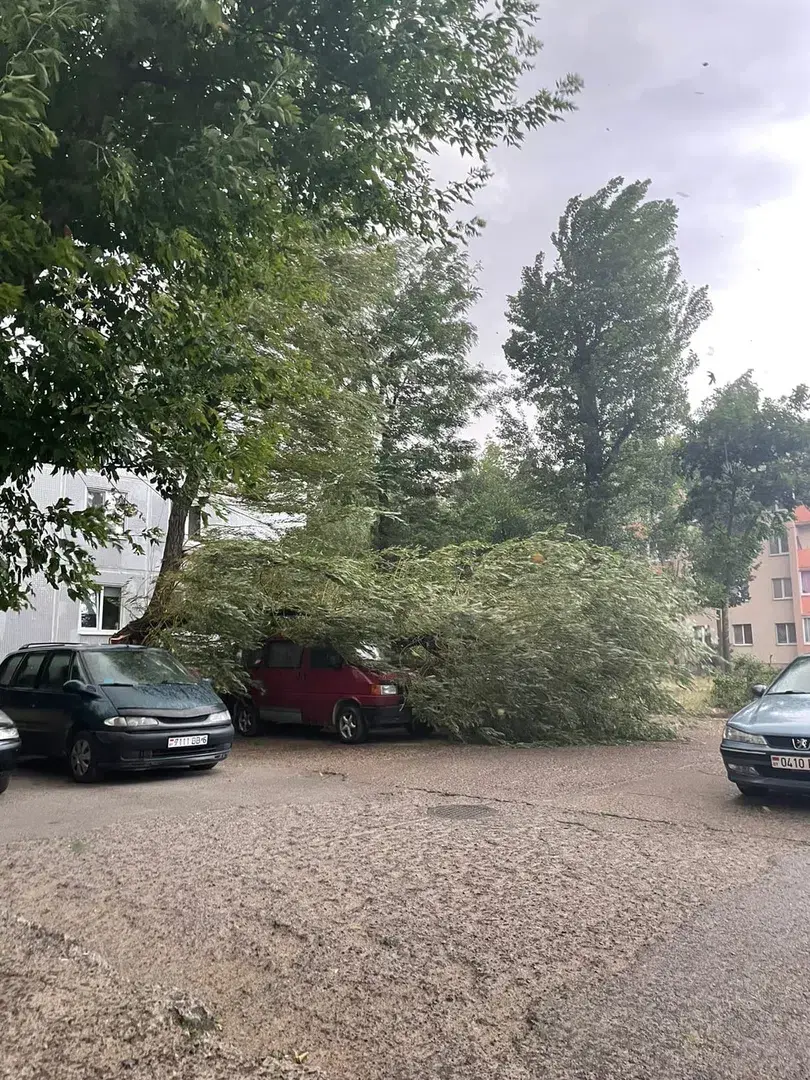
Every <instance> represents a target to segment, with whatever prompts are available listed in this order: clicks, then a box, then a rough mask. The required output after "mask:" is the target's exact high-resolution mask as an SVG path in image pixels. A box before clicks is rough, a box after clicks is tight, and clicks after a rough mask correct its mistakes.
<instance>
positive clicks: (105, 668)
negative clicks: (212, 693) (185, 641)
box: [82, 648, 197, 686]
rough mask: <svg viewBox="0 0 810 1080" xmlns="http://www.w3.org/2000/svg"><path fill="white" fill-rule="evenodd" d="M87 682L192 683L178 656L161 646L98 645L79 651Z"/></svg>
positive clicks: (117, 683)
mask: <svg viewBox="0 0 810 1080" xmlns="http://www.w3.org/2000/svg"><path fill="white" fill-rule="evenodd" d="M82 659H83V660H84V663H85V665H86V667H87V674H88V675H89V676H90V682H91V683H96V684H98V685H101V686H156V685H159V684H160V683H195V682H197V680H196V679H195V678H194V677H193V676H192V675H191V674H190V673H189V672H188V671H186V669H185V668H184V667H183V665H182V664H181V663H180V661H179V660H175V658H174V657H173V656H172V655H171V653H167V652H166V651H165V650H163V649H141V648H134V649H103V650H102V649H99V650H98V652H96V651H95V650H93V651H88V652H85V653H82Z"/></svg>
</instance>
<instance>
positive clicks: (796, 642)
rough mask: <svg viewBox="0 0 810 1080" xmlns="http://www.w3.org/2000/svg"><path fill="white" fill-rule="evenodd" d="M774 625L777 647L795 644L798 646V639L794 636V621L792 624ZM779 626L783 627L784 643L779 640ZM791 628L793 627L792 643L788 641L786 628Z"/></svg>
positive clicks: (788, 635) (781, 623) (779, 623)
mask: <svg viewBox="0 0 810 1080" xmlns="http://www.w3.org/2000/svg"><path fill="white" fill-rule="evenodd" d="M775 625H776V644H777V645H796V644H798V637H797V635H796V623H795V621H794V622H778V623H776V624H775ZM780 626H784V627H785V640H784V641H780V640H779V627H780ZM791 626H792V627H793V640H792V641H791V640H790V633H789V631H788V627H791Z"/></svg>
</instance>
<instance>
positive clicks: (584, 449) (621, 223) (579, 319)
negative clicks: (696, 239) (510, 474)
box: [505, 178, 710, 544]
mask: <svg viewBox="0 0 810 1080" xmlns="http://www.w3.org/2000/svg"><path fill="white" fill-rule="evenodd" d="M648 189H649V182H644V183H641V182H637V183H632V184H628V185H625V184H624V182H623V180H622V179H620V178H617V179H615V180H612V181H611V182H610V183H609V184H608V185H607V186H606V187H604V188H603V189H602V190H601V191H599V192H597V193H596V195H593V196H591V197H590V198H588V199H582V198H579V197H577V198H574V199H571V200H570V202H569V203H568V206H567V208H566V211H565V214H564V215H563V216H562V218H561V219H560V224H559V228H558V231H557V232H556V234H554V235H553V236H552V241H553V243H554V246H555V247H556V249H557V259H556V262H555V263H554V266H553V267H552V268H551V269H546V264H545V257H544V256H543V254H542V253H541V254H540V255H538V256H537V259H536V260H535V263H534V265H533V266H531V267H527V268H526V269H525V270H524V272H523V283H522V287H521V289H520V291H519V293H518V294H517V295H516V296H514V297H512V298H511V299H510V304H509V311H508V315H509V320H510V322H511V324H512V327H513V329H512V332H511V334H510V337H509V339H508V341H507V343H506V346H505V352H506V356H507V359H508V361H509V364H510V366H511V368H512V370H513V371H514V372H515V373H516V374H517V377H518V394H519V396H520V399H521V400H523V401H527V402H530V403H531V405H532V406H533V407H534V409H535V410H536V417H537V418H536V422H535V424H534V427H533V431H532V430H531V429H529V428H528V427H526V430H525V431H523V432H521V431H515V429H514V424H513V425H512V428H511V430H510V428H509V424H508V423H507V430H506V431H505V435H506V437H507V439H510V440H511V442H512V444H513V446H517V445H519V440H522V441H524V442H525V441H526V440H525V435H527V434H531V435H532V436H533V438H532V440H531V443H530V447H529V449H528V450H527V456H528V463H529V465H530V467H531V468H532V469H533V471H534V473H535V475H536V477H537V483H538V485H539V486H541V487H543V488H544V489H545V490H546V492H547V493H548V497H549V499H550V500H551V501H553V502H554V503H555V504H556V510H555V514H554V516H555V519H556V520H558V521H564V522H568V523H569V525H570V526H571V527H572V528H573V530H574V531H575V532H576V533H577V534H578V535H581V536H585V537H588V538H590V539H594V540H596V541H597V542H600V543H607V542H609V543H612V544H617V543H620V538H621V536H622V532H623V529H624V527H625V526H627V525H628V524H629V523H630V522H632V520H633V517H632V515H633V514H635V513H636V507H635V505H634V503H635V502H636V499H635V495H634V492H636V491H638V488H639V479H640V475H639V472H640V470H641V471H644V470H647V465H648V464H649V465H650V467H651V468H652V467H653V466H655V467H656V468H657V463H656V459H657V458H658V455H657V454H656V452H655V448H656V446H657V445H658V444H659V441H660V440H661V439H662V438H664V437H666V436H668V435H670V434H672V433H673V432H676V431H677V430H678V427H679V425H680V424H681V423H682V422H683V420H684V419H685V416H686V410H687V402H686V386H685V379H686V376H687V375H688V374H689V372H690V371H691V370H692V368H693V367H694V364H695V357H694V355H693V354H692V352H691V351H690V348H689V344H690V341H691V338H692V335H693V334H694V332H695V331H696V330H697V328H698V327H699V325H700V323H701V322H702V321H703V319H705V318H706V317H707V315H708V314H709V311H710V305H709V302H708V299H707V296H706V291H705V289H699V290H696V291H692V290H690V289H689V288H688V286H687V285H686V283H685V282H684V281H683V279H682V277H681V271H680V265H679V262H678V256H677V252H676V250H675V247H674V243H675V234H676V227H677V209H676V207H675V205H674V204H673V203H672V202H671V201H669V200H665V201H645V197H646V194H647V191H648ZM524 426H525V425H524ZM647 471H649V470H647ZM647 487H648V488H649V489H650V490H660V489H659V488H657V485H656V484H655V483H651V484H648V485H647ZM663 505H664V508H665V507H666V506H667V505H668V504H667V502H666V501H664V504H663ZM627 515H631V516H627ZM653 516H654V515H653Z"/></svg>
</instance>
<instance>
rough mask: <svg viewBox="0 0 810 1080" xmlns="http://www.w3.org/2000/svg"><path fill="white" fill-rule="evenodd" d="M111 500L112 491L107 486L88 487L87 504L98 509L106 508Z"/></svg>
mask: <svg viewBox="0 0 810 1080" xmlns="http://www.w3.org/2000/svg"><path fill="white" fill-rule="evenodd" d="M109 501H110V493H109V491H108V490H107V488H88V489H87V505H88V506H93V507H95V508H96V509H98V510H104V509H105V508H106V506H107V503H108V502H109Z"/></svg>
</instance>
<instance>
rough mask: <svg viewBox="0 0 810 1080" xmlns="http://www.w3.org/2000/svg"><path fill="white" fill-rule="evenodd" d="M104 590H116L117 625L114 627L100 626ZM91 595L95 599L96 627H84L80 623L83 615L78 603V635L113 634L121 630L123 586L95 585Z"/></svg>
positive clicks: (80, 603) (97, 583)
mask: <svg viewBox="0 0 810 1080" xmlns="http://www.w3.org/2000/svg"><path fill="white" fill-rule="evenodd" d="M105 589H116V590H117V591H118V600H119V603H118V625H117V626H114V627H104V626H101V625H100V624H101V623H102V622H103V611H104V591H105ZM93 595H94V597H95V598H96V624H97V625H96V626H85V625H84V624H83V623H82V617H83V615H84V611H83V610H82V608H83V602H82V601H80V602H79V633H80V634H95V635H99V634H115V633H116V632H117V631H118V630H120V629H121V627H122V625H123V622H124V586H123V585H114V584H113V583H112V582H101V581H97V582H96V583H95V589H94V591H93Z"/></svg>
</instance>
